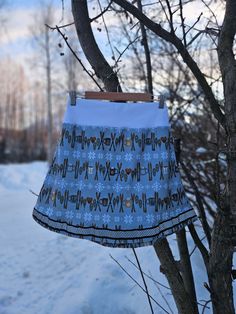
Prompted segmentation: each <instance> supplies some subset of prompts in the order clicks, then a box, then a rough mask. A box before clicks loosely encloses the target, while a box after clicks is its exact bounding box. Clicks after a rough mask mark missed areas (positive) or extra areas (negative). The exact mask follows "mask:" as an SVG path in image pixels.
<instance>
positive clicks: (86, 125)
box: [32, 97, 197, 248]
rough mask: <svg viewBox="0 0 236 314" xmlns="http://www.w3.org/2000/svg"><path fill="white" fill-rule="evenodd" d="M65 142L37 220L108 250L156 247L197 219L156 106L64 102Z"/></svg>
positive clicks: (46, 185) (42, 194) (164, 115)
mask: <svg viewBox="0 0 236 314" xmlns="http://www.w3.org/2000/svg"><path fill="white" fill-rule="evenodd" d="M66 106H67V109H66V112H65V115H64V119H63V123H62V129H61V135H60V138H59V140H58V143H57V147H56V151H55V154H54V158H53V160H52V162H51V165H50V167H49V169H48V172H47V175H46V178H45V180H44V182H43V186H42V188H41V190H40V193H39V196H38V199H37V202H36V205H35V207H34V209H33V213H32V217H33V218H34V220H35V221H36V222H38V223H39V224H40V225H41V226H43V227H45V228H47V229H49V230H51V231H55V232H58V233H61V234H64V235H67V236H71V237H76V238H80V239H86V240H90V241H93V242H96V243H98V244H101V245H103V246H109V247H114V248H115V247H121V248H135V247H141V246H147V245H153V244H154V243H155V242H156V241H158V239H161V238H163V237H166V236H167V235H169V234H172V233H174V232H176V231H178V230H180V229H181V228H183V227H184V226H186V225H188V224H190V223H192V222H194V221H195V220H196V219H197V216H196V213H195V211H194V210H193V208H192V207H191V205H190V202H189V200H188V198H187V196H186V193H185V190H184V187H183V184H182V181H181V177H180V173H179V169H178V166H177V163H176V156H175V151H174V140H173V137H172V134H171V130H170V125H169V118H168V110H167V108H166V106H164V108H159V104H158V102H150V103H146V102H145V103H122V102H121V103H118V102H108V101H101V100H99V101H98V100H88V99H77V101H76V105H74V106H72V105H71V102H70V98H69V97H68V99H67V104H66Z"/></svg>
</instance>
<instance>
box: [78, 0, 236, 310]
mask: <svg viewBox="0 0 236 314" xmlns="http://www.w3.org/2000/svg"><path fill="white" fill-rule="evenodd" d="M190 2H191V1H190ZM200 3H203V4H204V5H205V7H206V8H207V9H208V12H210V13H211V17H212V18H215V12H213V10H212V9H211V5H212V2H211V1H209V2H206V1H205V0H204V1H199V4H200ZM114 4H116V5H115V6H114ZM136 4H137V6H136ZM147 4H148V3H147ZM188 4H189V1H187V2H183V1H182V0H180V1H170V0H166V1H165V2H162V1H161V2H159V3H158V5H159V8H160V12H161V14H160V15H159V14H158V18H159V19H160V20H161V19H162V17H163V16H164V17H165V20H166V23H165V24H164V23H163V20H162V21H158V20H155V19H156V16H155V17H153V18H150V17H149V16H151V15H152V11H151V10H149V9H146V10H144V7H143V6H142V3H141V1H135V2H132V3H131V2H128V1H126V0H113V1H112V5H111V3H110V4H109V5H108V6H107V7H109V8H111V9H112V10H113V11H114V12H116V14H120V15H124V16H126V18H127V20H128V19H134V18H135V19H136V21H138V22H139V23H140V28H141V36H142V37H141V38H142V43H143V45H144V46H145V47H144V48H145V55H146V62H147V63H148V54H150V56H151V59H150V60H152V53H150V51H148V50H147V48H148V46H147V45H148V41H147V40H144V39H145V37H146V39H147V36H146V35H147V33H146V32H147V31H148V32H149V33H150V32H151V33H152V36H153V35H154V36H155V40H156V41H158V42H160V41H163V42H165V43H168V44H169V45H170V46H171V47H172V48H173V49H174V53H175V55H176V58H178V60H179V62H180V64H181V66H183V67H186V69H187V70H188V71H189V72H190V73H191V75H192V76H193V77H194V80H195V84H197V86H198V87H199V90H200V91H201V92H202V93H203V94H204V98H205V99H204V100H205V102H206V103H207V107H208V108H207V110H208V112H209V110H210V112H211V115H213V116H214V123H215V121H216V123H217V124H218V131H219V133H220V136H221V137H222V139H223V142H225V144H226V145H225V147H224V148H223V149H224V152H225V153H226V156H227V177H226V186H225V189H224V190H223V191H222V189H221V187H220V182H218V184H216V189H217V190H220V192H219V193H218V192H216V193H215V194H217V193H218V194H219V200H218V202H217V209H216V212H215V215H214V224H213V227H212V230H210V233H209V232H208V231H207V230H209V228H208V227H207V226H206V225H204V224H206V217H205V218H204V206H203V207H202V204H201V197H200V195H198V192H199V191H198V189H197V186H196V184H195V185H194V182H193V180H192V176H191V172H188V170H187V169H186V168H185V167H184V165H182V167H183V170H184V171H185V173H186V176H187V177H188V179H189V181H190V182H191V180H192V184H193V188H194V191H195V194H196V199H197V203H198V205H199V213H201V215H200V217H201V222H202V225H203V229H204V232H206V236H207V239H208V242H209V249H207V247H206V246H205V245H204V244H203V243H202V242H201V240H200V238H199V236H198V234H197V232H196V230H195V228H194V226H193V225H190V227H189V230H190V233H191V235H192V237H193V239H194V241H195V243H196V245H197V247H198V248H199V250H200V252H201V254H202V257H203V260H204V263H205V266H206V272H207V275H208V284H207V285H206V288H207V289H208V290H209V292H210V297H211V302H212V308H213V313H214V314H222V313H224V314H233V313H234V304H233V287H232V257H233V250H234V245H235V243H236V231H235V229H236V158H235V157H236V153H235V152H236V106H235V99H236V66H235V62H236V60H235V34H236V2H235V1H234V0H226V4H225V15H224V21H223V24H222V25H221V26H219V25H214V27H209V26H208V24H209V23H208V24H207V25H205V28H204V29H202V30H199V29H197V28H196V24H197V23H198V22H199V21H200V19H201V15H202V14H201V15H199V17H198V18H197V19H196V21H195V22H193V23H192V25H191V26H188V25H187V23H186V16H184V8H185V6H186V5H188ZM155 5H156V4H155ZM149 6H150V7H151V9H152V6H153V4H151V3H150V4H148V5H147V7H148V8H149ZM107 11H108V9H104V11H103V12H102V13H101V14H102V15H103V14H105V13H106V12H107ZM72 13H73V17H74V22H75V27H76V31H77V35H78V38H79V41H80V44H81V47H82V49H83V51H84V53H85V56H86V58H87V60H88V61H89V63H90V64H91V66H92V68H93V70H94V72H95V74H96V75H97V77H98V78H99V79H100V80H101V81H102V82H103V84H104V87H105V90H107V91H117V90H119V91H121V90H122V88H121V84H120V81H119V79H118V71H117V70H116V69H115V67H112V66H110V64H109V63H108V61H107V60H106V59H105V57H104V55H103V53H102V52H101V50H100V49H99V47H98V44H97V42H96V40H95V37H94V34H93V32H92V28H91V23H92V22H93V21H94V19H91V18H90V17H89V12H88V4H87V1H86V0H72ZM100 16H101V15H100ZM208 22H211V20H210V19H209V21H208ZM204 34H205V35H207V36H208V37H205V38H207V39H208V44H209V45H211V46H212V48H215V45H216V49H217V54H218V66H219V70H220V73H221V77H220V78H219V79H220V80H222V84H223V90H224V102H223V105H221V103H220V102H219V100H218V99H217V97H216V94H215V90H214V88H213V86H211V84H210V83H209V79H208V77H207V76H206V75H205V73H204V71H203V70H201V66H200V63H199V62H196V60H195V58H194V54H195V51H196V50H197V48H198V46H197V40H198V39H200V38H201V37H202V35H204ZM210 38H211V39H210ZM212 38H213V39H212ZM150 60H149V61H150ZM149 65H150V64H149ZM146 71H147V72H146V75H147V76H148V77H149V87H150V68H149V70H148V67H147V69H146ZM148 71H149V72H148ZM151 78H152V76H151ZM149 90H150V89H149ZM216 183H217V182H216ZM208 206H209V207H211V206H210V205H209V204H208ZM177 240H178V246H179V251H180V259H181V271H180V268H179V265H178V263H177V262H176V261H175V260H174V257H173V254H172V252H171V250H170V247H169V244H168V241H167V239H163V240H160V241H158V242H156V244H155V245H154V248H155V251H156V254H157V256H158V258H159V259H160V262H161V266H162V271H163V272H164V273H165V275H166V277H167V280H168V282H169V285H170V288H171V290H172V293H173V296H174V298H175V302H176V305H177V308H178V311H179V313H181V314H189V313H198V309H197V306H196V296H194V287H193V279H192V278H191V276H192V275H191V263H189V261H190V260H189V254H188V247H187V243H186V236H185V231H184V230H182V231H181V232H179V233H177Z"/></svg>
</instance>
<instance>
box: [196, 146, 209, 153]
mask: <svg viewBox="0 0 236 314" xmlns="http://www.w3.org/2000/svg"><path fill="white" fill-rule="evenodd" d="M196 153H197V154H205V153H207V149H206V148H204V147H198V148H197V149H196Z"/></svg>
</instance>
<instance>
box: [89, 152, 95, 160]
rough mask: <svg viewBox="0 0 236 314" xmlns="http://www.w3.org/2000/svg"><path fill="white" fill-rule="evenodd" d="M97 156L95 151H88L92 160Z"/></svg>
mask: <svg viewBox="0 0 236 314" xmlns="http://www.w3.org/2000/svg"><path fill="white" fill-rule="evenodd" d="M95 157H96V154H95V152H88V159H90V160H94V159H95Z"/></svg>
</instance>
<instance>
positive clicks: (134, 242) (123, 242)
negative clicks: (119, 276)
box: [32, 211, 198, 248]
mask: <svg viewBox="0 0 236 314" xmlns="http://www.w3.org/2000/svg"><path fill="white" fill-rule="evenodd" d="M32 217H33V219H34V220H35V221H36V222H37V223H38V224H40V225H41V226H43V227H44V228H46V229H48V230H50V231H54V232H56V233H60V234H64V235H66V236H69V237H73V238H79V239H85V240H89V241H92V242H95V243H97V244H100V245H102V246H106V247H112V248H137V247H144V246H150V245H154V243H156V242H157V241H158V240H161V239H163V238H165V237H166V236H168V235H170V234H173V233H175V232H177V231H179V230H181V229H183V228H184V227H185V226H187V225H189V224H191V223H193V222H194V221H196V220H197V219H198V218H197V216H196V214H194V216H192V217H189V218H187V219H186V220H184V221H181V222H179V223H178V224H176V225H173V226H172V227H170V228H168V229H167V230H164V231H160V232H159V233H158V234H156V235H154V236H150V237H148V236H145V237H143V238H141V237H134V238H126V239H124V238H123V239H113V241H111V239H110V238H109V237H106V236H101V237H98V236H95V235H85V234H80V233H72V232H69V231H67V230H66V229H59V228H56V227H53V226H51V225H50V224H49V223H50V220H49V219H48V221H47V222H48V223H46V222H43V221H42V220H40V219H39V218H37V217H36V216H35V212H34V211H33V213H32ZM149 238H150V239H149Z"/></svg>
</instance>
